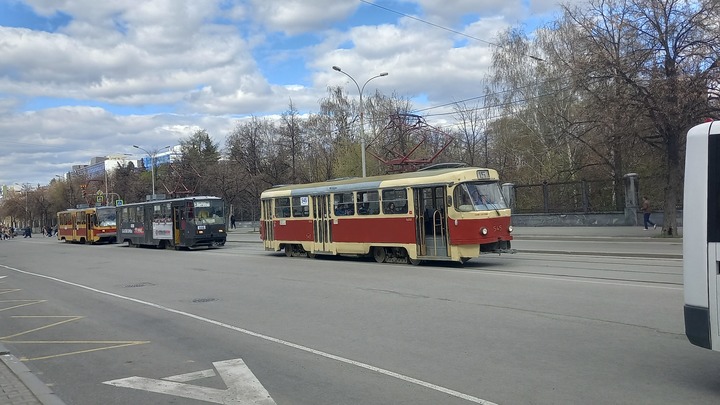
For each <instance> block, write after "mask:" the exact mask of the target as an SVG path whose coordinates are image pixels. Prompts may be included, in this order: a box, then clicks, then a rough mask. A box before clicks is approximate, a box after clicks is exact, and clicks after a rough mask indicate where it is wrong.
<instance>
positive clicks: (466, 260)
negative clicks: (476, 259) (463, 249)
mask: <svg viewBox="0 0 720 405" xmlns="http://www.w3.org/2000/svg"><path fill="white" fill-rule="evenodd" d="M468 261H470V258H469V257H461V258H460V262H462V264H465V263H467V262H468Z"/></svg>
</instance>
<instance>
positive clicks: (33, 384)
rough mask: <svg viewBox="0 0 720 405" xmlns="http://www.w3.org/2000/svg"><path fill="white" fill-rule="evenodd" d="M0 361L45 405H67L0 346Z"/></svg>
mask: <svg viewBox="0 0 720 405" xmlns="http://www.w3.org/2000/svg"><path fill="white" fill-rule="evenodd" d="M0 361H2V362H3V363H4V364H5V365H6V366H7V367H8V368H9V369H10V371H11V372H12V373H13V374H15V376H16V377H17V378H18V379H19V380H20V382H22V383H23V384H24V385H25V387H27V389H28V390H29V391H30V392H31V393H32V394H33V395H34V396H35V398H37V399H38V401H39V402H40V403H41V404H43V405H66V404H65V402H63V401H62V400H61V399H60V397H58V396H57V395H55V393H54V392H53V391H52V390H51V389H50V387H48V386H47V384H45V383H43V382H42V381H40V379H39V378H38V377H37V376H36V375H35V374H33V372H32V371H30V369H29V368H27V366H25V364H23V363H22V362H21V361H20V360H18V359H17V357H15V356H13V355H12V354H10V352H9V351H7V349H6V348H5V346H3V345H2V344H0Z"/></svg>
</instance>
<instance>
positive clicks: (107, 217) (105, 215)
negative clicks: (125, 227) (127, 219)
mask: <svg viewBox="0 0 720 405" xmlns="http://www.w3.org/2000/svg"><path fill="white" fill-rule="evenodd" d="M97 220H98V225H99V226H116V223H115V208H114V207H112V208H105V209H103V208H98V209H97Z"/></svg>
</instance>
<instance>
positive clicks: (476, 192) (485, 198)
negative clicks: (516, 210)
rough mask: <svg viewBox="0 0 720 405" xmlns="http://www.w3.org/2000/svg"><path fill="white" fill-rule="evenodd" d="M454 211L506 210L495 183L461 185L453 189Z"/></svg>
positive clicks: (498, 187) (498, 185) (497, 185)
mask: <svg viewBox="0 0 720 405" xmlns="http://www.w3.org/2000/svg"><path fill="white" fill-rule="evenodd" d="M453 198H454V200H455V209H457V210H458V211H462V212H470V211H493V210H501V209H506V208H508V206H507V204H506V203H505V199H504V198H503V196H502V192H501V191H500V184H498V183H497V182H492V183H487V182H471V183H462V184H460V185H458V186H457V187H455V192H454V196H453Z"/></svg>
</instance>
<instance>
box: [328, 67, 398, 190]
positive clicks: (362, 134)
mask: <svg viewBox="0 0 720 405" xmlns="http://www.w3.org/2000/svg"><path fill="white" fill-rule="evenodd" d="M332 68H333V70H336V71H338V72H340V73H342V74H344V75H345V76H347V77H349V78H350V80H352V81H353V83H355V87H357V91H358V93H359V94H360V148H362V149H361V155H360V156H361V158H362V176H363V177H366V170H365V122H364V121H363V109H364V107H363V91H364V90H365V85H367V84H368V83H369V82H370V80H372V79H377V78H378V77H383V76H387V75H388V73H387V72H382V73H380V74H378V75H375V76H373V77H371V78H369V79H367V80H366V81H365V84H363V85H362V87H360V85H359V84H358V82H357V81H356V80H355V78H353V77H352V76H350V75H349V74H348V73H346V72H344V71H343V70H342V69H340V67H339V66H333V67H332Z"/></svg>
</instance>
